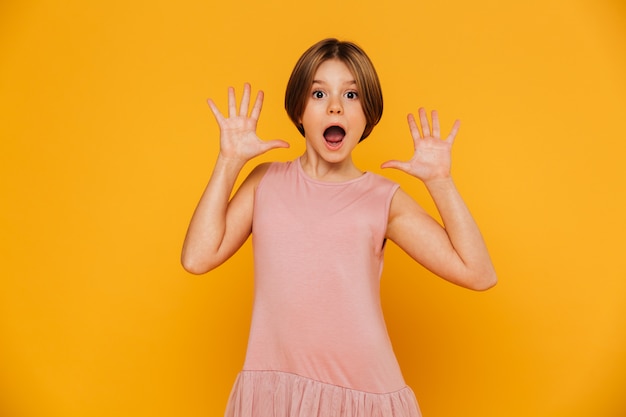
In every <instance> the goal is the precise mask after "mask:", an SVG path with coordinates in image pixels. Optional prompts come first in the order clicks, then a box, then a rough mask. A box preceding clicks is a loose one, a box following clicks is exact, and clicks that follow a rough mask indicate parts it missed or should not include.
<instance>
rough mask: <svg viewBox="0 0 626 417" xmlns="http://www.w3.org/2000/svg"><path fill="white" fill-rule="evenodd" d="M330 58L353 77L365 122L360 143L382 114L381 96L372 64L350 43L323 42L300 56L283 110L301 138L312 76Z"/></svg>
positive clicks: (359, 49)
mask: <svg viewBox="0 0 626 417" xmlns="http://www.w3.org/2000/svg"><path fill="white" fill-rule="evenodd" d="M330 59H339V60H340V61H341V62H343V63H344V64H346V66H347V67H348V69H349V70H350V72H352V74H353V75H354V78H355V81H356V86H357V90H358V92H359V98H360V100H361V106H362V107H363V113H364V114H365V119H366V122H367V123H366V126H365V130H364V131H363V136H361V139H360V140H363V139H365V138H366V137H367V136H369V134H370V133H371V132H372V129H374V126H376V124H377V123H378V122H379V121H380V117H381V116H382V114H383V93H382V90H381V87H380V81H379V80H378V75H377V74H376V70H375V69H374V65H373V64H372V61H370V59H369V57H368V56H367V54H366V53H365V52H364V51H363V50H362V49H361V48H360V47H359V46H357V45H356V44H354V43H352V42H345V41H339V40H337V39H334V38H329V39H324V40H322V41H320V42H318V43H316V44H315V45H313V46H311V47H310V48H309V49H307V50H306V52H304V54H302V56H301V57H300V59H299V60H298V62H297V63H296V66H295V67H294V69H293V71H292V73H291V77H290V78H289V82H288V83H287V90H286V91H285V110H287V114H288V115H289V118H290V119H291V121H292V122H293V123H294V124H295V125H296V127H297V128H298V131H300V133H301V134H302V136H304V128H303V126H302V124H301V123H300V118H301V117H302V114H303V113H304V108H305V107H306V103H307V101H308V98H309V93H310V91H311V86H312V84H313V77H314V76H315V72H316V71H317V69H318V68H319V66H320V65H321V64H322V63H323V62H324V61H328V60H330Z"/></svg>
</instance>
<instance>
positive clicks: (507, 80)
mask: <svg viewBox="0 0 626 417" xmlns="http://www.w3.org/2000/svg"><path fill="white" fill-rule="evenodd" d="M327 36H336V37H339V38H342V39H349V40H353V41H356V42H357V43H359V44H360V45H362V46H363V47H364V48H365V50H366V51H367V52H368V53H369V54H370V56H371V58H372V59H373V61H374V63H375V64H376V66H377V69H378V72H379V75H380V78H381V81H382V84H383V89H384V93H385V100H386V107H385V114H384V116H383V121H382V122H381V123H380V125H379V126H378V127H377V128H376V129H375V130H374V133H373V135H372V136H371V137H370V138H368V139H367V140H366V141H365V142H363V143H362V144H361V145H359V147H358V149H357V151H356V154H355V156H356V160H357V162H358V164H359V166H360V167H362V168H363V169H367V170H371V171H375V172H381V170H380V169H379V165H380V163H381V162H383V161H385V160H387V159H391V158H407V157H408V156H409V155H410V152H411V142H410V137H409V134H408V129H407V127H406V122H405V115H406V113H407V112H409V111H415V110H416V109H417V107H418V106H425V107H427V108H437V109H438V110H439V111H440V114H441V116H442V123H443V124H444V125H446V126H450V125H451V124H452V121H453V120H454V118H457V117H458V118H460V119H461V120H462V127H461V132H460V134H459V136H458V138H457V142H456V144H455V150H454V165H453V172H454V175H455V177H456V180H457V183H458V186H459V187H460V189H461V190H462V192H463V194H464V196H465V197H466V200H467V201H468V204H469V205H470V207H471V209H472V211H473V213H474V215H475V217H476V218H477V220H478V222H479V224H480V225H481V227H482V230H483V232H484V235H485V238H486V240H487V242H488V245H489V247H490V249H491V252H492V256H493V259H494V262H495V264H496V268H497V270H498V273H499V278H500V283H499V284H498V286H497V287H496V288H494V289H493V290H490V291H488V292H486V293H474V292H471V291H467V290H463V289H460V288H456V287H454V286H452V285H450V284H447V283H445V282H443V281H441V280H439V279H437V278H434V277H433V276H432V275H431V274H429V273H428V272H426V271H424V270H423V269H422V268H421V267H420V266H418V265H416V264H414V263H412V262H411V261H410V260H409V259H408V257H407V256H406V255H405V254H403V253H401V251H400V250H399V249H398V248H397V247H394V246H393V245H390V246H389V247H388V253H387V261H386V270H385V273H384V277H383V295H382V296H383V303H384V307H385V312H386V318H387V322H388V326H389V331H390V334H391V337H392V340H393V342H394V345H395V348H396V353H397V355H398V358H399V361H400V363H401V366H402V368H403V371H404V373H405V377H406V380H407V382H408V383H409V384H410V385H411V386H412V387H413V389H414V390H415V392H416V395H417V397H418V400H419V402H420V405H421V407H422V411H423V413H424V415H425V417H435V416H436V417H448V416H449V417H453V416H481V417H490V416H493V417H496V416H498V417H501V416H508V417H515V416H536V417H544V416H545V417H560V416H563V417H565V416H567V417H575V416H602V417H623V416H624V415H626V400H625V399H624V392H625V387H626V302H625V301H626V300H625V298H626V243H625V241H626V238H625V235H626V222H625V220H624V217H625V213H626V210H625V209H626V204H625V201H626V198H625V195H624V194H625V182H626V181H625V180H626V169H625V165H626V161H625V159H624V157H625V151H626V145H625V141H626V135H625V134H624V129H625V124H626V7H625V6H624V3H623V2H618V1H608V0H529V1H524V2H503V1H499V0H475V1H471V2H470V1H464V0H444V1H422V0H415V1H406V2H394V1H387V2H380V1H371V0H365V1H364V0H358V1H357V0H350V1H343V2H338V1H329V0H319V1H315V2H306V1H303V2H298V1H287V0H265V1H258V2H257V1H251V0H241V1H222V2H211V1H185V0H183V1H176V2H174V1H164V0H160V1H159V0H156V1H130V2H129V1H127V0H110V1H98V2H96V1H84V0H66V1H51V0H30V1H18V0H4V1H3V2H2V3H0V100H1V104H0V139H1V142H0V143H1V144H0V192H1V202H0V203H1V205H0V234H1V241H0V242H1V243H0V245H1V246H0V277H1V281H0V284H1V287H0V415H2V416H7V417H73V416H81V417H84V416H89V417H99V416H151V417H157V416H190V417H192V416H197V417H200V416H218V415H221V414H222V413H223V409H224V405H225V402H226V399H227V396H228V393H229V391H230V388H231V384H232V382H233V380H234V378H235V375H236V373H237V371H238V370H239V369H240V367H241V365H242V361H243V357H244V352H245V344H246V338H247V332H248V324H249V316H250V310H251V291H252V277H251V272H252V267H251V249H250V246H249V244H246V246H245V247H244V248H243V249H242V250H241V251H240V252H239V253H238V254H237V255H235V257H234V258H233V259H231V260H230V261H229V262H228V263H227V264H225V265H224V266H222V267H220V268H219V269H218V270H216V271H214V272H211V273H210V274H209V275H206V276H201V277H195V276H191V275H189V274H187V273H185V272H184V271H183V270H182V268H181V266H180V264H179V252H180V247H181V243H182V240H183V237H184V233H185V230H186V226H187V222H188V220H189V218H190V216H191V213H192V210H193V208H194V207H195V204H196V202H197V200H198V198H199V196H200V193H201V191H202V189H203V187H204V185H205V183H206V181H207V179H208V176H209V174H210V171H211V168H212V164H213V162H214V160H215V157H216V153H217V151H218V144H217V143H218V142H217V133H218V130H217V127H216V124H215V123H214V121H213V119H212V116H211V114H210V111H209V109H208V107H207V106H206V104H205V99H206V98H207V97H209V96H210V97H214V98H215V99H216V100H217V101H218V103H219V104H220V105H221V106H222V107H223V105H224V103H225V101H226V100H225V98H226V94H225V92H226V87H227V86H229V85H234V86H236V87H238V88H239V89H240V87H241V85H242V84H243V83H244V82H245V81H250V82H251V83H252V85H253V87H254V88H262V89H263V90H264V91H265V92H266V102H265V106H264V112H263V115H262V118H261V123H260V128H259V130H260V134H261V136H262V137H264V138H266V139H273V138H283V139H286V140H288V141H289V142H290V143H291V144H292V147H291V149H289V150H276V151H274V152H273V153H272V154H270V155H267V156H266V157H264V158H262V159H266V160H268V159H279V160H287V159H292V158H294V157H296V156H297V155H299V154H300V153H301V152H302V150H303V147H302V140H301V138H300V137H299V135H298V133H297V131H296V130H295V128H294V127H293V126H292V125H291V124H290V122H289V121H288V118H287V116H286V114H285V112H284V111H283V109H282V100H283V92H284V87H285V84H286V82H287V78H288V76H289V73H290V71H291V68H292V66H293V64H294V63H295V61H296V59H297V58H298V56H299V55H300V54H301V53H302V52H303V51H304V49H305V48H307V47H308V46H309V45H311V44H312V43H314V42H315V41H317V40H319V39H321V38H323V37H327ZM249 168H250V167H247V169H249ZM385 175H387V176H389V177H390V178H392V179H394V180H396V181H399V182H400V183H401V184H402V186H403V187H405V189H407V190H408V191H409V192H410V193H411V194H413V195H414V196H415V197H416V198H417V199H418V200H419V201H420V202H422V204H424V206H425V207H427V209H428V210H431V211H432V210H433V207H432V204H431V203H430V201H429V200H428V196H427V194H426V193H425V191H424V189H423V187H422V186H421V184H419V183H418V181H417V180H414V179H412V178H408V177H407V176H405V175H404V174H402V173H398V172H391V171H385Z"/></svg>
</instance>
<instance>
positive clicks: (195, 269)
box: [181, 261, 209, 275]
mask: <svg viewBox="0 0 626 417" xmlns="http://www.w3.org/2000/svg"><path fill="white" fill-rule="evenodd" d="M181 264H182V265H183V269H184V270H185V271H187V272H189V273H190V274H193V275H202V274H206V273H207V272H209V269H207V268H202V266H200V265H198V264H195V263H193V262H184V261H183V262H181Z"/></svg>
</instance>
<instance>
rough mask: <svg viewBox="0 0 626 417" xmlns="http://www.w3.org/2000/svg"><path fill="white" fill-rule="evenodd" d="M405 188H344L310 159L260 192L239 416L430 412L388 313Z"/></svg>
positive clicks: (357, 184) (232, 404) (238, 385)
mask: <svg viewBox="0 0 626 417" xmlns="http://www.w3.org/2000/svg"><path fill="white" fill-rule="evenodd" d="M397 188H398V185H397V184H395V183H393V182H391V181H389V180H387V179H385V178H383V177H381V176H378V175H376V174H373V173H370V172H367V173H365V174H363V175H362V176H361V177H359V178H356V179H353V180H350V181H345V182H339V183H332V182H330V183H329V182H322V181H317V180H315V179H313V178H311V177H309V176H308V175H307V174H306V173H305V172H304V170H303V169H302V166H301V164H300V161H299V160H296V161H293V162H287V163H273V164H272V165H271V166H270V167H269V169H268V170H267V172H266V174H265V176H264V177H263V179H262V180H261V182H260V184H259V186H258V187H257V190H256V195H255V202H254V218H253V229H252V242H253V246H254V263H255V297H254V308H253V315H252V324H251V329H250V337H249V340H248V350H247V354H246V360H245V364H244V367H243V370H242V371H241V372H240V374H239V375H238V376H237V380H236V381H235V384H234V387H233V389H232V392H231V395H230V399H229V402H228V405H227V408H226V414H225V415H226V416H227V417H288V416H289V417H314V416H315V417H317V416H320V417H322V416H323V417H356V416H359V417H418V416H420V411H419V407H418V405H417V401H416V400H415V396H414V394H413V392H412V391H411V389H410V388H409V387H408V386H407V385H406V383H405V382H404V379H403V377H402V373H401V372H400V368H399V366H398V362H397V360H396V357H395V355H394V353H393V349H392V347H391V342H390V340H389V336H388V334H387V328H386V326H385V322H384V319H383V314H382V310H381V306H380V276H381V272H382V267H383V253H384V246H385V231H386V227H387V219H388V215H389V206H390V204H391V199H392V197H393V194H394V193H395V191H396V190H397Z"/></svg>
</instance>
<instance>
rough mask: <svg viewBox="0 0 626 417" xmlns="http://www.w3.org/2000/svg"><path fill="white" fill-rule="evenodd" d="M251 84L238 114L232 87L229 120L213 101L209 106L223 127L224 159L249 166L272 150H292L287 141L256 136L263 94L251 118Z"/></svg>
mask: <svg viewBox="0 0 626 417" xmlns="http://www.w3.org/2000/svg"><path fill="white" fill-rule="evenodd" d="M250 90H251V88H250V84H248V83H246V84H245V85H244V89H243V97H242V98H241V103H240V105H239V111H237V100H236V98H235V89H234V88H232V87H229V88H228V117H224V116H223V115H222V113H221V112H220V111H219V109H218V108H217V106H216V105H215V103H214V102H213V100H211V99H209V100H208V103H209V106H210V107H211V111H212V112H213V115H214V116H215V120H216V121H217V124H218V125H219V127H220V157H223V158H227V159H230V160H236V161H239V162H241V163H245V162H247V161H248V160H250V159H252V158H254V157H255V156H258V155H261V154H263V153H265V152H267V151H269V150H271V149H275V148H288V147H289V144H288V143H287V142H285V141H283V140H271V141H263V140H261V139H260V138H259V137H258V136H257V134H256V127H257V122H258V120H259V116H260V114H261V107H262V106H263V92H262V91H259V92H258V94H257V96H256V99H255V101H254V105H253V107H252V111H251V112H250V115H248V112H249V111H250Z"/></svg>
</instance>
